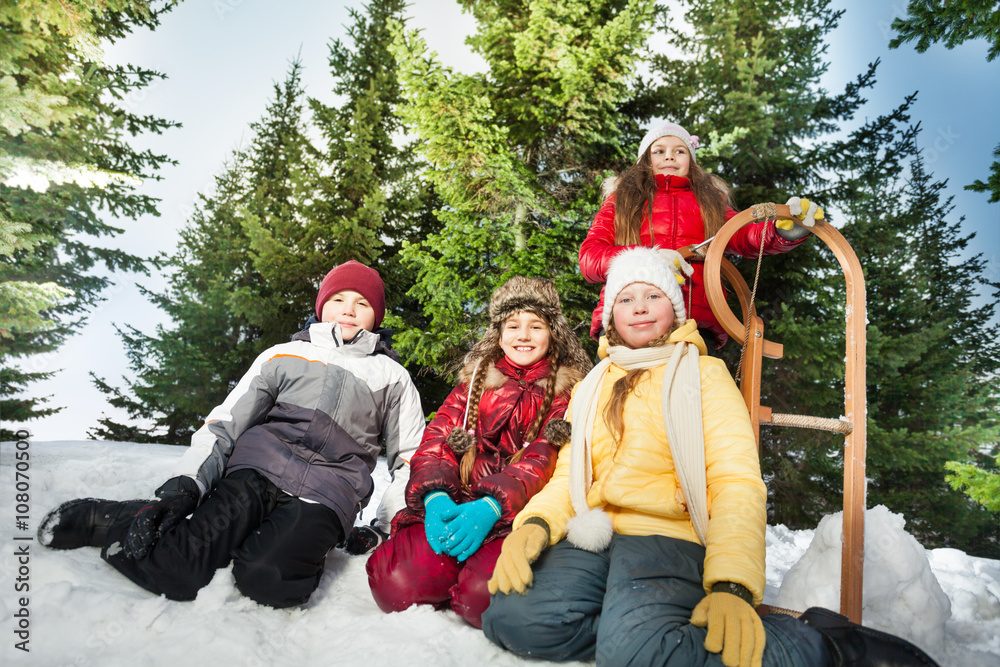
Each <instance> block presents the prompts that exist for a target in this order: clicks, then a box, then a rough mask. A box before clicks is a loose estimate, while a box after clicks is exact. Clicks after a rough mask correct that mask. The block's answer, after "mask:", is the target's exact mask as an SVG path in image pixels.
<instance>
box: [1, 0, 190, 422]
mask: <svg viewBox="0 0 1000 667" xmlns="http://www.w3.org/2000/svg"><path fill="white" fill-rule="evenodd" d="M174 4H176V3H175V2H172V1H171V2H166V1H164V2H155V3H147V2H139V1H135V0H120V1H116V2H108V3H97V4H94V3H90V4H87V5H86V6H79V7H78V6H75V5H74V6H73V7H72V8H67V6H66V5H65V4H64V3H55V2H47V1H45V0H38V1H34V2H28V3H15V4H14V5H11V6H10V7H5V8H4V10H3V12H0V92H2V94H0V140H2V145H0V238H2V239H3V241H2V243H0V285H2V288H0V305H2V307H3V309H4V311H5V312H6V313H7V315H6V316H5V320H4V323H3V325H2V327H0V328H2V329H3V331H2V332H0V364H2V366H3V368H2V369H0V375H2V382H0V397H2V398H0V410H2V412H3V414H4V419H5V421H8V420H9V421H23V420H26V419H34V418H38V417H40V416H44V415H46V414H51V412H52V411H53V410H54V409H55V408H45V407H42V404H43V403H44V399H24V398H16V395H17V394H19V393H20V392H22V391H23V390H25V389H26V388H27V387H28V386H29V385H30V384H31V383H33V382H35V381H37V380H40V379H44V378H47V377H50V376H51V375H52V373H53V372H54V370H52V369H51V364H50V359H51V356H44V355H51V353H52V352H53V351H54V350H56V349H58V348H59V346H60V345H61V344H62V343H63V342H64V340H65V339H66V337H67V336H69V335H71V334H72V333H73V332H74V331H75V330H77V329H78V328H79V326H80V325H81V323H82V322H83V321H84V320H85V318H86V314H87V312H88V311H89V309H91V308H92V307H93V306H94V305H95V304H97V303H98V302H99V301H101V292H102V291H103V290H104V288H105V287H106V286H107V285H108V283H109V282H110V278H108V277H106V276H102V275H100V274H99V273H97V272H96V271H95V269H97V268H98V267H103V268H104V269H107V271H108V272H111V273H114V272H118V271H130V272H139V273H144V272H146V271H147V268H146V263H145V262H144V261H143V260H141V259H140V258H138V257H135V256H133V255H130V254H128V253H125V252H123V251H121V250H117V249H114V248H110V247H107V246H105V245H101V244H102V240H101V239H107V238H109V237H113V236H115V235H117V234H118V233H120V232H121V230H120V229H119V228H117V227H115V226H114V224H112V222H110V220H113V219H123V220H127V219H134V218H136V217H139V216H140V215H143V214H151V215H156V214H157V213H156V207H155V202H154V200H153V199H152V198H150V197H149V196H146V195H140V194H136V193H135V192H134V191H133V187H134V186H135V185H136V184H137V183H138V182H139V179H145V178H158V177H157V176H156V171H157V169H158V168H159V167H160V166H161V165H163V164H164V163H166V162H169V160H168V159H167V158H166V157H165V156H163V155H157V154H154V153H151V152H149V151H142V152H140V151H137V150H135V149H133V148H132V147H130V146H129V144H128V141H129V139H130V137H134V136H136V135H138V134H140V133H144V132H152V133H155V134H159V133H161V132H163V131H164V130H166V129H168V128H169V127H171V126H172V125H173V124H172V123H169V122H167V121H164V120H162V119H159V118H155V117H152V116H139V115H136V114H134V113H132V112H130V111H129V110H128V108H127V105H126V104H124V103H123V102H122V100H123V99H125V98H126V96H128V95H130V94H132V93H133V92H134V91H137V90H141V89H142V88H144V87H145V86H148V85H149V84H150V83H151V82H153V81H155V80H156V79H158V78H160V77H161V75H159V74H157V73H156V72H152V71H149V70H145V69H141V68H138V67H134V66H131V65H127V66H115V67H111V66H108V65H106V64H104V63H103V61H102V53H101V49H100V44H101V42H102V41H108V42H115V41H117V40H119V39H122V38H123V37H125V36H126V35H127V34H128V33H129V32H131V31H132V30H133V29H135V28H136V27H147V28H155V27H156V26H157V25H158V23H159V18H160V16H161V15H162V14H163V13H164V12H166V11H168V10H169V9H171V8H172V7H173V5H174ZM84 239H87V240H84ZM7 318H10V319H7ZM11 332H15V333H16V335H11ZM31 355H43V356H42V357H37V356H36V357H35V359H41V362H40V363H39V364H37V367H40V368H41V370H24V369H23V368H19V367H18V366H17V362H16V360H17V359H20V358H26V357H28V358H30V356H31ZM26 363H29V365H34V364H31V363H30V361H29V362H26ZM4 433H6V431H4ZM0 437H6V435H3V436H0Z"/></svg>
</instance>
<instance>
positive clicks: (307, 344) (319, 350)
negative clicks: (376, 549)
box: [175, 322, 424, 534]
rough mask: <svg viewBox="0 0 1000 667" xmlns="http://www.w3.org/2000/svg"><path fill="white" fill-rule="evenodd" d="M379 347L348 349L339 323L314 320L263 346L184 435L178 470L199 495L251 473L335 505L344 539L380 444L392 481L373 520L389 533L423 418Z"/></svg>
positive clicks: (365, 495) (412, 392)
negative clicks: (231, 476)
mask: <svg viewBox="0 0 1000 667" xmlns="http://www.w3.org/2000/svg"><path fill="white" fill-rule="evenodd" d="M378 342H379V336H378V335H377V334H373V333H371V332H370V331H360V332H359V333H358V334H357V335H356V336H355V338H354V340H353V341H351V343H349V344H345V343H344V341H343V339H342V338H341V332H340V326H339V325H337V324H335V323H332V322H320V323H316V324H313V325H311V326H310V327H309V329H308V333H307V332H302V333H301V334H297V335H296V336H295V339H293V340H292V341H291V342H289V343H282V344H280V345H275V346H274V347H271V348H269V349H268V350H266V351H265V352H264V353H263V354H261V355H260V356H259V357H257V359H256V360H255V361H254V363H253V365H252V366H251V367H250V370H249V371H248V372H247V373H246V375H244V376H243V378H242V379H241V380H240V381H239V383H238V384H237V385H236V387H235V388H234V389H233V390H232V392H230V394H229V396H227V397H226V400H225V401H224V402H223V403H222V404H221V405H219V406H218V407H216V408H215V409H213V410H212V412H211V413H209V415H208V419H207V420H206V422H205V425H204V426H202V427H201V428H200V429H198V431H197V432H195V434H194V435H193V436H191V448H190V449H189V450H188V451H187V452H186V453H185V454H184V456H183V457H182V458H181V461H180V462H179V464H178V468H177V469H176V470H175V474H176V475H188V476H190V477H193V478H194V479H195V481H196V482H197V483H198V487H199V488H200V489H201V493H202V496H204V495H205V494H207V493H208V492H209V491H210V490H211V489H212V488H214V486H215V485H216V483H218V481H219V480H220V479H221V478H222V477H223V476H224V475H225V474H228V473H231V472H234V471H236V470H240V469H243V468H251V469H254V470H257V471H258V472H260V473H261V474H262V475H264V476H265V477H267V478H268V479H269V480H271V482H273V483H274V484H275V485H276V486H277V487H278V488H280V489H281V490H283V491H285V492H287V493H289V494H291V495H293V496H296V497H299V498H302V499H303V500H306V501H310V502H317V503H322V504H323V505H326V506H327V507H329V508H330V509H332V510H333V511H334V512H336V514H337V516H338V517H339V518H340V521H341V525H342V527H343V529H344V531H345V534H347V532H349V531H350V529H351V526H352V525H354V521H355V518H356V517H357V514H358V512H360V511H361V509H362V508H364V507H365V506H366V505H367V504H368V501H369V500H370V499H371V495H372V491H373V489H374V482H373V480H372V477H371V473H372V471H373V470H374V469H375V463H376V459H377V458H378V455H379V450H380V448H381V444H382V441H384V442H385V445H386V456H387V459H388V465H389V471H390V473H391V474H392V483H391V484H390V485H389V488H388V489H387V490H386V492H385V494H384V495H383V497H382V502H381V504H380V506H379V509H378V513H377V516H378V519H379V523H380V524H382V526H383V527H384V528H385V529H386V531H388V526H389V522H390V521H391V520H392V517H393V516H394V515H395V514H396V512H397V511H399V510H400V509H402V508H403V507H404V506H405V505H406V501H405V489H406V482H407V480H408V479H409V472H410V467H409V461H410V458H411V457H412V456H413V454H414V453H415V452H416V450H417V447H418V446H419V444H420V437H421V434H422V433H423V429H424V416H423V413H422V411H421V408H420V397H419V395H418V394H417V390H416V387H414V386H413V381H412V380H411V379H410V375H409V373H407V372H406V369H405V368H403V367H402V366H401V365H400V364H398V363H397V362H395V361H393V360H392V359H391V358H390V357H388V356H386V355H384V354H376V353H375V351H376V350H375V347H376V344H377V343H378Z"/></svg>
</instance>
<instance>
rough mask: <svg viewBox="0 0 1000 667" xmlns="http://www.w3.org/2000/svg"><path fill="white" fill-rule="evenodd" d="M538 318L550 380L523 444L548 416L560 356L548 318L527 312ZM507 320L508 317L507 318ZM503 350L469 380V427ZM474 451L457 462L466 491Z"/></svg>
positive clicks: (521, 451)
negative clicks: (541, 322) (545, 342)
mask: <svg viewBox="0 0 1000 667" xmlns="http://www.w3.org/2000/svg"><path fill="white" fill-rule="evenodd" d="M526 312H530V313H533V314H535V315H538V317H540V318H542V320H544V321H545V324H546V326H548V328H549V350H548V352H547V353H546V357H547V358H548V360H549V377H548V379H547V380H546V385H545V398H543V399H542V405H541V407H539V409H538V414H536V415H535V419H534V421H532V422H531V426H530V427H528V431H527V432H526V433H525V434H524V442H532V441H533V440H534V439H535V438H537V437H538V433H539V432H540V431H541V430H542V425H543V423H544V421H545V417H546V415H548V414H549V409H550V408H551V407H552V401H554V400H555V397H556V384H557V382H556V374H557V373H558V372H559V364H560V361H561V358H562V356H563V351H562V344H561V342H559V341H557V340H556V339H555V337H554V336H553V335H552V324H551V323H550V322H549V319H548V318H547V317H546V316H545V315H543V314H540V313H536V312H535V311H533V310H531V311H526ZM508 317H509V316H508ZM503 355H504V352H503V349H502V348H501V347H500V345H499V344H498V345H497V346H496V349H495V350H494V351H492V352H491V353H490V354H489V355H488V356H487V357H484V358H483V359H482V360H481V361H480V362H479V370H478V372H477V373H476V377H475V379H474V380H473V381H472V385H471V386H470V387H469V399H468V400H469V421H470V422H472V424H477V423H478V422H479V401H480V400H481V399H482V397H483V392H484V391H485V384H486V376H487V375H489V372H488V369H489V366H490V364H494V363H496V362H498V361H500V359H501V358H502V357H503ZM524 450H525V448H524V447H522V448H521V449H519V450H517V452H516V453H515V454H514V456H512V457H511V459H510V462H511V463H517V462H518V461H520V460H521V457H522V456H523V455H524ZM476 455H477V448H476V446H475V444H473V445H472V446H471V447H469V449H467V450H466V451H465V453H464V454H463V455H462V460H461V462H460V463H459V467H458V472H459V475H460V476H461V479H462V486H463V487H465V488H466V489H468V488H469V480H470V479H472V468H473V467H474V466H475V464H476Z"/></svg>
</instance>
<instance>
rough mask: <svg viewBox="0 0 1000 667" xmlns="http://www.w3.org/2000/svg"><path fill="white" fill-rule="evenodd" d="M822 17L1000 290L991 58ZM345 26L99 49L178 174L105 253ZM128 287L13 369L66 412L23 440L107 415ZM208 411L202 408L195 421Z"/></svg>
mask: <svg viewBox="0 0 1000 667" xmlns="http://www.w3.org/2000/svg"><path fill="white" fill-rule="evenodd" d="M834 6H835V7H837V6H842V7H845V8H847V10H848V11H847V13H846V14H845V16H844V18H843V19H842V21H841V26H840V27H839V28H838V29H837V30H836V31H835V32H834V33H832V35H830V50H829V60H830V62H831V67H830V71H829V72H828V75H827V77H826V79H825V80H824V85H825V87H826V88H827V89H829V90H831V91H840V90H842V89H843V86H844V84H845V83H846V82H847V81H849V80H851V79H853V78H854V77H856V76H857V75H858V74H859V73H860V72H862V71H863V70H864V68H865V66H866V64H867V63H868V62H871V61H873V60H875V59H876V58H882V65H881V67H880V70H879V72H880V73H879V76H878V84H877V85H876V88H875V91H874V93H873V94H871V95H869V96H868V97H869V103H868V104H867V105H866V106H865V108H864V109H863V110H862V113H861V115H860V116H859V119H858V120H859V121H861V120H862V119H864V118H865V117H868V118H871V117H874V116H877V115H879V114H881V113H884V112H887V111H888V110H889V109H891V108H892V107H894V106H896V105H897V104H899V102H901V101H902V99H903V97H904V96H905V95H907V94H910V93H912V92H914V91H919V97H918V101H917V103H916V106H915V107H914V109H913V119H914V120H919V121H921V123H922V127H923V130H924V131H923V133H922V135H921V139H920V144H921V146H922V147H923V148H924V150H925V158H926V163H927V167H928V169H930V170H932V171H933V173H934V175H935V176H936V177H937V178H938V179H941V178H945V177H947V178H948V179H949V186H948V188H947V193H948V194H949V195H954V196H955V204H956V210H955V212H954V214H953V215H952V219H953V220H954V221H955V222H956V223H957V221H958V219H959V217H960V216H961V215H965V216H966V221H965V223H963V230H964V231H966V232H972V231H975V232H977V234H978V239H977V243H976V246H975V251H977V252H983V253H984V254H985V255H986V256H987V257H988V259H989V269H988V271H989V276H990V278H991V279H993V280H1000V205H997V204H992V205H987V204H986V199H987V197H986V195H981V194H976V193H971V192H965V191H964V190H962V186H963V185H965V184H967V183H970V182H971V181H973V180H974V179H976V178H979V179H983V180H985V179H986V177H987V175H988V170H989V165H990V163H991V162H992V151H993V148H994V147H995V146H996V145H997V143H1000V123H997V120H996V119H997V116H998V114H997V111H996V109H997V106H998V104H1000V93H998V92H997V91H998V90H1000V85H998V84H1000V60H998V61H995V62H993V63H987V62H986V47H985V45H984V44H983V43H971V44H966V45H964V46H962V47H959V48H957V49H955V50H953V51H948V50H946V49H944V48H943V47H941V46H935V47H932V48H931V49H930V50H929V51H928V52H927V53H924V54H917V53H916V52H915V51H914V50H913V48H912V47H911V46H904V47H901V48H900V49H897V50H894V51H889V50H888V41H889V39H890V37H891V35H890V33H889V30H888V26H889V24H890V23H891V21H892V19H893V17H894V16H896V15H898V14H900V13H901V12H902V11H903V7H904V6H905V4H904V3H902V2H899V3H896V4H892V5H890V4H889V3H884V2H862V1H860V0H836V1H835V2H834ZM411 16H412V17H413V18H412V19H411V23H410V25H411V27H416V28H420V29H422V30H424V37H425V39H426V40H427V42H428V44H429V46H430V48H431V49H433V50H435V51H437V52H438V53H439V54H441V56H442V59H443V60H444V61H445V62H446V63H447V64H449V65H452V66H454V67H456V68H458V69H463V70H466V71H467V70H469V69H470V68H475V67H476V66H477V62H478V58H477V57H475V56H473V55H472V54H471V53H469V51H468V49H467V47H465V46H464V44H463V43H462V36H464V35H466V34H468V33H469V32H471V31H472V29H473V28H474V24H473V21H472V20H471V18H470V17H469V16H467V15H463V14H461V12H460V9H459V7H458V5H457V4H455V3H453V2H448V1H444V0H424V1H418V2H414V3H413V4H412V6H411ZM347 22H348V15H347V10H346V7H345V6H343V5H342V4H341V3H337V2H333V3H331V2H320V1H318V0H285V1H284V2H281V3H276V2H275V3H268V2H263V1H262V0H213V2H195V1H193V0H189V1H188V2H183V3H181V4H180V6H179V7H177V8H176V9H175V10H174V11H173V12H171V13H170V14H167V15H166V16H165V17H164V18H163V25H162V26H161V27H160V28H159V29H158V30H156V31H155V32H153V33H148V32H146V33H139V34H134V35H131V36H130V37H128V38H127V39H126V40H125V41H124V42H122V43H120V44H119V45H116V46H115V47H114V48H113V49H111V50H109V52H108V56H109V59H110V60H112V61H115V62H131V63H133V64H136V65H141V66H143V67H147V68H151V69H155V70H158V71H160V72H163V73H165V74H167V75H168V77H169V78H168V79H167V80H166V81H164V82H161V83H158V84H156V85H155V86H154V87H153V88H152V89H149V90H147V91H144V92H143V93H141V94H138V95H134V96H132V97H131V98H129V99H128V100H126V103H127V104H128V105H129V106H130V108H131V109H132V110H133V111H135V112H137V113H142V114H147V113H148V114H154V115H157V116H160V117H164V118H167V119H171V120H175V121H178V122H181V123H183V125H184V127H183V128H181V129H178V130H172V131H170V132H168V133H167V134H166V135H165V136H163V137H152V138H147V139H144V140H143V143H142V144H141V145H143V146H148V147H149V148H151V149H152V150H154V151H157V152H163V153H167V154H169V155H170V156H171V157H172V158H174V159H176V160H178V161H179V162H180V164H179V165H178V166H177V167H168V168H165V169H164V170H163V171H162V176H163V177H164V180H163V181H162V182H160V183H149V184H147V185H146V186H144V187H147V188H148V192H149V193H150V194H153V195H154V196H158V197H161V198H162V199H163V202H162V203H161V205H160V212H161V217H160V218H151V219H148V220H145V219H144V220H139V221H137V222H136V223H134V224H133V223H123V224H124V226H125V227H126V230H127V231H126V233H125V234H123V235H122V236H121V237H119V238H118V240H117V241H116V243H117V244H118V245H119V246H120V247H122V248H124V249H126V250H128V251H130V252H133V253H136V254H139V255H147V256H148V255H152V254H154V253H156V252H159V251H167V252H171V251H173V249H174V247H175V246H176V242H177V231H178V229H180V228H181V227H182V226H183V224H184V222H185V220H186V219H187V217H188V216H189V215H190V213H191V211H192V207H193V204H194V202H195V201H196V196H197V193H198V192H201V191H204V190H206V189H207V188H209V187H210V186H211V184H212V176H213V175H214V174H216V173H217V172H218V171H219V170H220V168H221V165H222V163H223V161H224V160H226V159H227V157H228V156H229V155H230V154H231V153H232V151H233V149H235V148H237V147H238V146H241V145H245V144H246V142H247V139H248V136H249V135H248V126H249V124H250V123H251V122H253V121H255V120H257V119H259V118H260V116H261V115H262V114H263V112H264V107H265V104H266V103H267V101H268V99H269V97H270V96H271V94H272V86H273V84H274V82H280V81H282V80H283V79H284V76H285V73H286V72H287V68H288V63H289V61H290V60H292V59H293V58H294V57H295V56H296V54H298V53H299V52H300V50H301V60H302V62H303V64H304V65H305V72H304V78H303V82H304V85H305V87H306V92H307V94H308V95H310V96H312V97H317V98H319V99H321V100H323V101H325V102H328V103H333V102H334V101H335V100H334V99H333V98H332V95H331V94H330V93H329V87H330V75H329V71H328V68H327V64H326V56H327V44H328V43H329V40H330V39H331V38H332V37H336V36H342V35H343V34H344V28H343V26H344V24H346V23H347ZM790 194H791V193H790ZM136 282H138V283H140V284H142V285H145V286H148V287H152V288H154V289H160V288H162V287H163V279H162V277H161V276H154V277H151V278H145V277H139V278H136V277H135V276H130V275H127V276H121V277H120V279H119V280H118V284H117V285H116V286H115V287H114V288H112V289H111V290H109V291H108V293H107V295H106V296H107V301H106V302H105V303H104V304H102V306H101V307H100V308H99V309H98V310H97V312H95V313H94V314H93V315H92V316H91V318H90V323H89V324H88V326H87V327H85V328H84V330H83V331H82V332H81V333H80V334H79V335H77V336H75V337H73V338H71V339H70V340H69V342H68V343H67V344H66V345H65V346H64V347H63V348H62V349H60V350H59V351H58V352H56V353H55V354H52V355H48V356H45V357H38V358H34V359H31V360H29V361H28V362H27V363H26V364H24V365H25V367H26V368H28V369H31V370H54V369H62V370H60V372H59V373H58V375H57V376H56V377H55V378H54V379H53V380H52V381H49V382H47V383H42V384H39V385H36V386H35V389H34V391H33V392H32V393H33V394H35V395H52V396H53V398H52V404H54V405H65V406H67V407H66V409H65V410H63V412H62V413H60V414H58V415H55V416H53V417H49V418H46V419H43V420H40V421H38V422H34V423H31V424H30V425H29V426H30V428H31V430H32V432H33V435H34V438H35V439H37V440H57V439H59V440H62V439H82V438H83V437H84V436H85V433H86V430H87V429H88V428H91V427H93V426H94V425H96V423H97V419H98V417H99V416H100V415H101V413H102V412H110V408H109V407H108V406H107V405H106V404H105V402H104V400H103V395H101V394H100V393H99V392H98V391H97V390H96V389H94V388H93V387H92V385H91V384H90V381H89V378H88V375H87V374H88V372H89V371H93V372H95V373H97V374H98V375H101V376H103V377H105V379H107V380H109V381H110V382H111V383H112V384H118V385H120V384H122V382H121V380H120V376H121V375H123V374H126V373H127V372H128V371H127V360H126V358H125V351H124V349H123V348H122V345H121V343H120V341H119V339H118V338H117V336H116V335H115V334H114V329H113V327H112V323H119V324H125V323H129V324H132V325H134V326H138V327H140V328H141V329H143V330H145V331H151V330H152V328H153V327H154V326H155V324H156V323H158V322H163V319H164V318H163V314H162V312H161V311H159V310H158V309H156V308H155V307H153V306H152V305H150V304H149V303H148V302H147V301H146V300H145V299H144V298H143V297H142V296H141V295H139V294H138V291H137V290H136V289H135V283H136ZM211 407H212V406H206V408H205V409H206V412H207V410H208V409H210V408H211Z"/></svg>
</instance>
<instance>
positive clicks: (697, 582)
mask: <svg viewBox="0 0 1000 667" xmlns="http://www.w3.org/2000/svg"><path fill="white" fill-rule="evenodd" d="M704 560H705V548H704V547H702V546H701V545H700V544H694V543H692V542H686V541H684V540H676V539H672V538H669V537H662V536H658V535H651V536H632V535H614V536H613V538H612V540H611V545H610V546H609V547H608V548H607V549H606V550H605V551H603V552H602V553H599V554H595V553H591V552H589V551H584V550H583V549H578V548H576V547H574V546H573V545H572V544H570V543H569V542H567V541H565V540H564V541H562V542H560V543H559V544H557V545H555V546H554V547H551V548H549V549H547V550H546V551H544V552H543V553H542V556H541V557H540V558H539V559H538V561H537V562H536V563H535V564H534V565H533V566H532V570H533V573H534V583H533V585H532V586H531V587H530V588H529V589H528V590H527V591H526V592H525V594H524V595H518V594H516V593H512V594H510V595H504V594H502V593H497V594H496V595H494V596H493V597H492V598H491V599H490V606H489V608H488V609H487V610H486V612H485V613H484V614H483V632H485V633H486V636H487V637H488V638H489V639H490V640H491V641H492V642H493V643H495V644H497V645H499V646H502V647H503V648H506V649H508V650H510V651H513V652H514V653H517V654H519V655H523V656H531V657H535V658H543V659H545V660H554V661H569V660H592V659H594V657H595V655H596V658H597V664H598V665H610V666H613V667H622V666H624V665H680V666H683V667H696V666H701V665H722V659H721V656H720V655H719V654H717V653H709V652H708V651H706V650H705V647H704V642H705V634H706V630H705V628H699V627H696V626H693V625H691V624H690V623H689V622H688V621H689V620H690V618H691V612H692V611H693V610H694V608H695V606H696V605H697V604H698V603H699V602H700V601H701V599H702V598H703V597H705V591H704V589H703V588H702V580H703V575H704V571H703V564H704ZM762 620H763V622H764V630H765V632H766V633H767V643H766V645H765V648H764V661H763V664H764V665H765V666H773V667H817V666H820V665H825V664H828V662H829V657H828V653H827V651H826V649H825V648H824V646H823V639H822V636H821V635H820V634H819V633H818V632H817V631H815V630H813V629H812V628H810V627H809V626H808V625H806V624H805V623H801V622H800V621H798V620H796V619H794V618H792V617H791V616H787V615H783V614H769V615H766V616H764V617H763V618H762Z"/></svg>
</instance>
